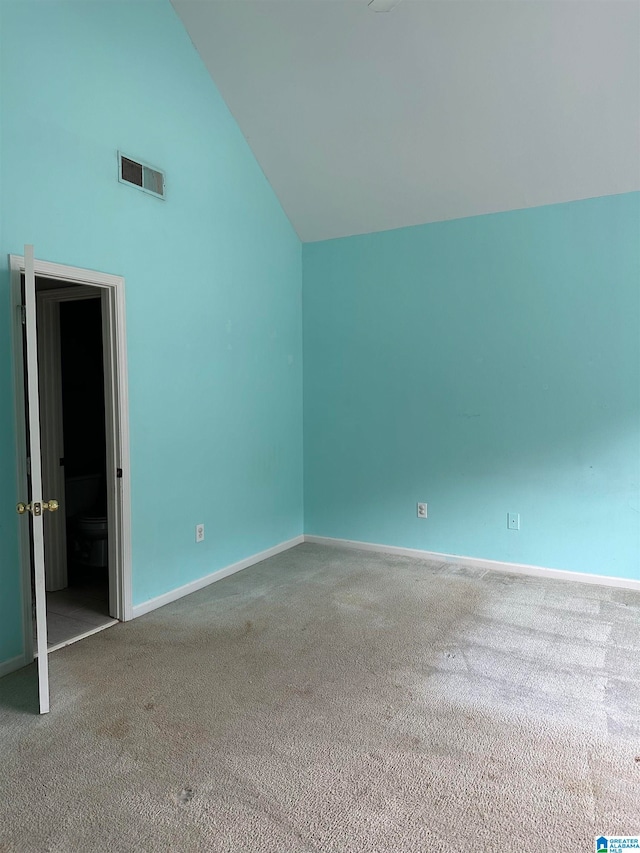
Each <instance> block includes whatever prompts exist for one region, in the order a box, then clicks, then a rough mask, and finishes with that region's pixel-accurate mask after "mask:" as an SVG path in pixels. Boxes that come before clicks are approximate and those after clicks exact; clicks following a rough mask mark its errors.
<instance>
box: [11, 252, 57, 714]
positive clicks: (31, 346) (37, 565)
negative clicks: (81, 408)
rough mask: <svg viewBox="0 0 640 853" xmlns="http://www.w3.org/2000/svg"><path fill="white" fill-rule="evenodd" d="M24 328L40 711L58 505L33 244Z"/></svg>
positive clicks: (27, 512) (26, 511)
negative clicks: (43, 423)
mask: <svg viewBox="0 0 640 853" xmlns="http://www.w3.org/2000/svg"><path fill="white" fill-rule="evenodd" d="M24 298H25V301H24V304H25V315H24V329H25V341H26V347H25V353H26V359H25V360H26V364H25V368H26V373H27V382H26V402H27V426H28V430H29V457H30V467H31V476H30V484H31V494H30V495H29V496H28V502H27V503H19V504H18V506H17V510H18V513H19V514H20V515H22V516H24V521H25V524H26V523H27V519H28V517H29V516H31V518H30V521H29V523H30V524H31V541H32V555H33V567H34V585H35V597H36V638H37V648H38V694H39V699H40V713H41V714H46V713H47V711H48V710H49V658H48V653H47V600H46V592H45V579H44V524H43V513H44V512H47V511H50V512H54V511H55V510H56V509H57V508H58V503H57V501H55V500H47V501H43V500H42V470H41V454H40V405H39V399H38V336H37V330H36V276H35V272H34V260H33V246H25V247H24Z"/></svg>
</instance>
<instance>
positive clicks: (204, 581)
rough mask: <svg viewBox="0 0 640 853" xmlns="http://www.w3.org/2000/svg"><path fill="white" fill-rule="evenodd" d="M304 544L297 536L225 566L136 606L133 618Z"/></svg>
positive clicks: (300, 537) (302, 537)
mask: <svg viewBox="0 0 640 853" xmlns="http://www.w3.org/2000/svg"><path fill="white" fill-rule="evenodd" d="M303 542H304V536H296V537H295V538H293V539H288V540H287V541H286V542H281V543H280V544H279V545H274V546H273V548H267V550H266V551H260V553H259V554H253V555H252V556H251V557H245V559H244V560H239V561H238V562H237V563H232V564H231V565H230V566H225V567H224V568H222V569H218V570H217V571H215V572H212V573H211V574H210V575H205V577H203V578H198V579H197V580H195V581H191V582H190V583H186V584H185V585H184V586H179V587H178V588H177V589H172V590H169V592H165V593H164V594H163V595H158V596H157V597H156V598H150V599H149V601H143V602H142V604H136V605H135V606H134V607H133V611H132V618H133V619H135V618H136V617H137V616H142V615H144V614H145V613H150V612H151V611H152V610H156V609H157V608H158V607H164V605H165V604H171V602H172V601H177V600H178V599H179V598H183V596H185V595H190V594H191V593H192V592H197V591H198V590H199V589H204V587H205V586H209V584H212V583H215V582H216V581H220V580H222V578H226V577H228V576H229V575H233V574H235V573H236V572H240V571H242V569H248V568H249V566H255V564H256V563H261V562H262V561H263V560H268V559H269V557H275V556H276V554H281V553H282V552H283V551H288V550H289V549H290V548H295V546H296V545H301V544H302V543H303Z"/></svg>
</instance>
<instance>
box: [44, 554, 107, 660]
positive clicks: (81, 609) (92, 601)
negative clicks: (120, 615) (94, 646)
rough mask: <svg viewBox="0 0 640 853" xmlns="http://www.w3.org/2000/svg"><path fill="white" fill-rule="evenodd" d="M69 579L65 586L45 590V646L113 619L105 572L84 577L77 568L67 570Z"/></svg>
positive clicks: (62, 641) (56, 643)
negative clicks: (76, 570)
mask: <svg viewBox="0 0 640 853" xmlns="http://www.w3.org/2000/svg"><path fill="white" fill-rule="evenodd" d="M94 571H95V570H94ZM69 581H70V584H69V586H68V587H66V588H65V589H61V590H58V591H57V592H48V593H47V641H48V646H49V648H51V647H52V646H57V645H59V644H60V643H66V642H67V641H68V640H71V639H73V638H74V637H77V636H79V635H82V634H86V633H87V632H88V631H92V630H94V629H95V628H100V627H102V626H103V625H108V624H110V623H112V622H114V619H113V618H112V617H111V616H109V582H108V578H107V575H106V572H105V574H104V576H102V575H99V574H94V576H92V577H89V578H87V577H86V576H84V577H83V575H82V573H81V572H76V573H74V572H72V571H70V572H69ZM34 630H35V628H34Z"/></svg>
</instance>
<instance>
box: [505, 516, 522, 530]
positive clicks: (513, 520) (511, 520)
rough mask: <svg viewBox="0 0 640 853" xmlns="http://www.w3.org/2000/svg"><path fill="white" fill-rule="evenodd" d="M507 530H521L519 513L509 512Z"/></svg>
mask: <svg viewBox="0 0 640 853" xmlns="http://www.w3.org/2000/svg"><path fill="white" fill-rule="evenodd" d="M507 528H508V529H509V530H520V513H519V512H508V513H507Z"/></svg>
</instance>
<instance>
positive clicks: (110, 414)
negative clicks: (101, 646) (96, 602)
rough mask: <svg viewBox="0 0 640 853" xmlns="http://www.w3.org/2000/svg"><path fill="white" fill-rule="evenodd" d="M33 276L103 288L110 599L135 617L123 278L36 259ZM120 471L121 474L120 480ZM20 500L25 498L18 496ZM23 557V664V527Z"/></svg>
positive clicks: (16, 345)
mask: <svg viewBox="0 0 640 853" xmlns="http://www.w3.org/2000/svg"><path fill="white" fill-rule="evenodd" d="M24 266H25V264H24V257H23V256H21V255H9V269H10V275H11V304H12V306H13V309H12V312H13V320H12V338H13V373H14V381H15V386H14V400H15V425H16V451H17V452H16V460H17V466H16V467H17V488H18V495H19V496H22V495H26V494H27V491H26V490H27V456H28V453H27V441H26V424H25V399H24V362H23V350H22V346H23V344H22V322H23V318H22V290H21V276H22V274H23V273H24ZM34 266H35V274H36V276H37V277H40V278H48V279H54V280H57V281H60V282H61V283H62V282H63V283H67V284H79V285H86V286H89V287H92V288H100V297H101V300H102V342H103V356H104V385H105V420H106V431H105V432H106V445H107V447H106V450H107V513H108V518H109V570H110V576H109V597H110V602H109V603H110V610H111V612H112V613H113V614H115V618H117V619H119V620H120V621H122V622H126V621H128V620H129V619H131V618H132V616H133V613H132V610H133V604H132V581H131V574H132V572H131V466H130V454H129V399H128V382H127V347H126V327H125V293H124V278H123V277H122V276H116V275H110V274H108V273H101V272H96V271H95V270H86V269H81V268H79V267H71V266H67V265H65V264H56V263H51V262H49V261H42V260H38V259H37V258H36V259H35V262H34ZM118 471H120V472H121V476H118V473H117V472H118ZM17 499H18V500H20V499H22V498H21V497H18V498H17ZM19 559H20V567H21V571H22V596H23V602H22V603H23V631H24V649H25V660H26V661H27V662H29V661H31V660H33V618H32V612H31V561H30V546H29V530H28V526H27V525H20V539H19Z"/></svg>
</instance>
